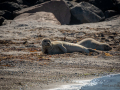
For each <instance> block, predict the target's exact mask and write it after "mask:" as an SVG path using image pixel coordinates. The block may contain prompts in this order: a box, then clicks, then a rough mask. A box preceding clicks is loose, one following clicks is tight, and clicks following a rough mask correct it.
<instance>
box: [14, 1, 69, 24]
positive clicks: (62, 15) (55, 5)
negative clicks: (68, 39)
mask: <svg viewBox="0 0 120 90" xmlns="http://www.w3.org/2000/svg"><path fill="white" fill-rule="evenodd" d="M40 11H44V12H51V13H53V14H54V15H55V17H56V18H57V20H58V21H59V22H60V23H61V24H69V23H70V17H71V14H70V10H69V8H68V6H67V5H66V4H65V2H63V1H48V2H45V3H42V4H37V5H35V6H31V7H29V8H25V9H22V10H21V11H18V12H15V15H20V14H23V13H35V12H40Z"/></svg>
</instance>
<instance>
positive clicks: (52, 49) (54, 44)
mask: <svg viewBox="0 0 120 90" xmlns="http://www.w3.org/2000/svg"><path fill="white" fill-rule="evenodd" d="M42 52H43V53H44V54H63V53H72V52H84V53H89V52H97V51H95V50H92V49H89V48H86V47H84V46H82V45H78V44H74V43H69V42H65V41H51V40H50V39H49V38H44V39H43V40H42Z"/></svg>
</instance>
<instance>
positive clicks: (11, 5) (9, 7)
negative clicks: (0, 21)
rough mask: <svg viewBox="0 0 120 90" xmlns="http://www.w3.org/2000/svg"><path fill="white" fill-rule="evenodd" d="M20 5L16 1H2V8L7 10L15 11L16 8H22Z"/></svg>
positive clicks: (0, 5)
mask: <svg viewBox="0 0 120 90" xmlns="http://www.w3.org/2000/svg"><path fill="white" fill-rule="evenodd" d="M20 9H21V8H20V5H18V4H17V3H14V2H3V3H0V10H7V11H10V12H13V11H15V10H20Z"/></svg>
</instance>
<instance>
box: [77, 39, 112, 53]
mask: <svg viewBox="0 0 120 90" xmlns="http://www.w3.org/2000/svg"><path fill="white" fill-rule="evenodd" d="M77 44H79V45H82V46H84V47H86V48H92V49H96V50H101V51H109V50H111V49H112V48H111V47H110V46H109V45H108V44H106V43H101V42H99V41H96V40H95V39H92V38H86V39H83V40H81V41H80V42H77Z"/></svg>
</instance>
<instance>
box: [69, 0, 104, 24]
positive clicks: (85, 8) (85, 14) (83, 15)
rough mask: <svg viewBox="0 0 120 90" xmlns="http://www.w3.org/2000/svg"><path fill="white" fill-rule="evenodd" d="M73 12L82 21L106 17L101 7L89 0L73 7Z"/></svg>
mask: <svg viewBox="0 0 120 90" xmlns="http://www.w3.org/2000/svg"><path fill="white" fill-rule="evenodd" d="M71 14H72V15H73V16H74V17H75V18H77V19H78V20H79V21H80V23H92V22H99V21H102V20H103V19H104V18H105V17H104V14H103V12H102V11H101V10H100V9H99V8H97V7H95V6H94V5H92V4H90V3H87V2H81V3H79V4H77V5H76V6H74V7H73V8H71Z"/></svg>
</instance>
